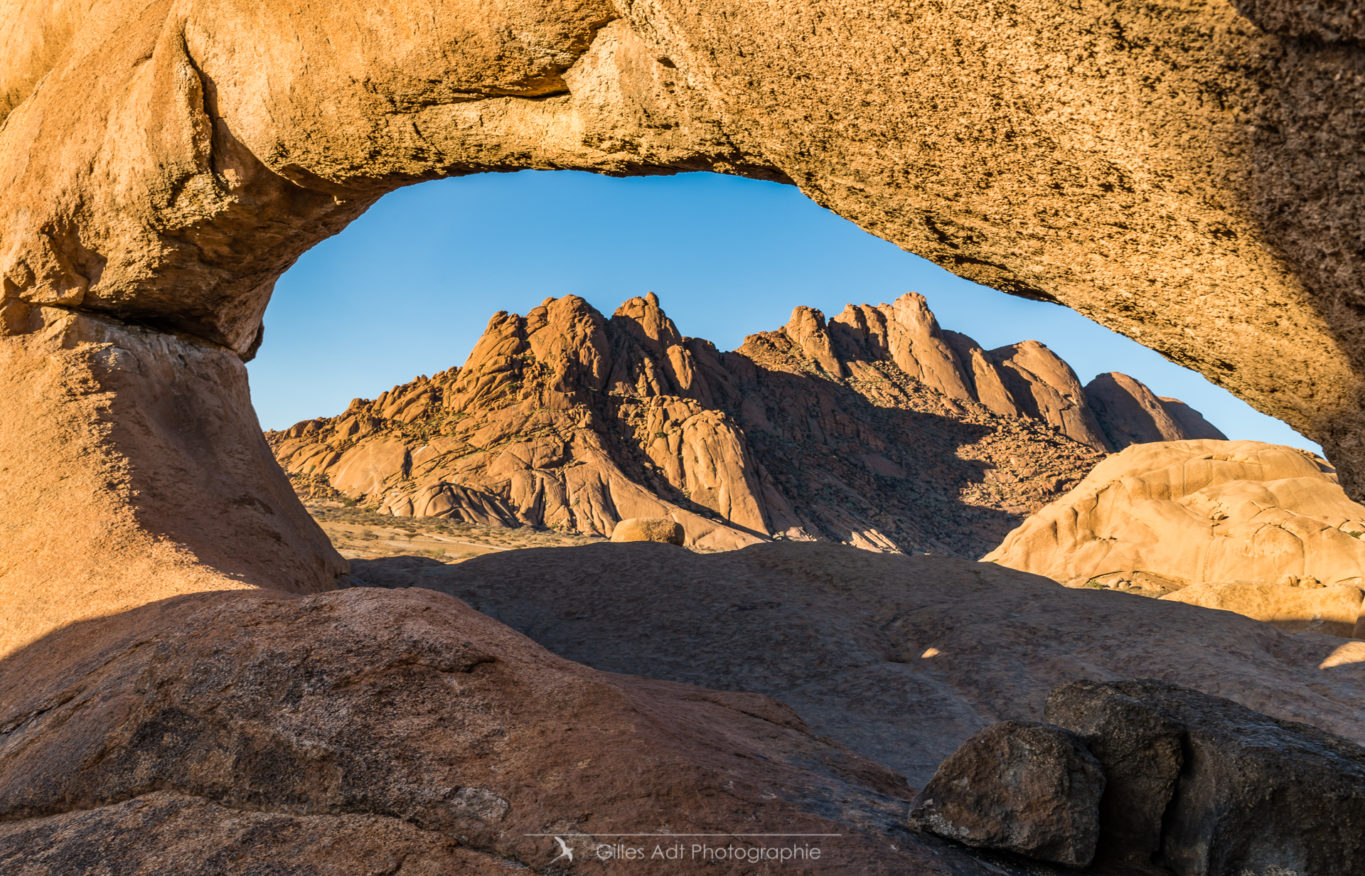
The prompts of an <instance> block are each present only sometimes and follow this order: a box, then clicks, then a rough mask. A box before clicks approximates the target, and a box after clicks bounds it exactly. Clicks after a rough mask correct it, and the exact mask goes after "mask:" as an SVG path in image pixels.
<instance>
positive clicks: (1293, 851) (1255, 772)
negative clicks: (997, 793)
mask: <svg viewBox="0 0 1365 876" xmlns="http://www.w3.org/2000/svg"><path fill="white" fill-rule="evenodd" d="M1047 717H1048V720H1050V721H1053V722H1055V723H1057V724H1059V725H1061V726H1062V727H1064V728H1066V729H1068V730H1071V731H1073V732H1075V733H1077V734H1080V735H1081V736H1082V737H1083V738H1084V739H1085V740H1086V744H1087V746H1088V747H1089V748H1090V749H1091V751H1093V752H1094V753H1095V754H1096V756H1097V757H1098V758H1099V760H1100V763H1101V765H1102V766H1103V768H1104V771H1105V775H1106V776H1107V777H1108V779H1109V783H1110V784H1109V790H1108V791H1107V794H1106V797H1105V801H1104V804H1103V806H1104V819H1103V824H1102V829H1101V847H1102V848H1104V849H1106V850H1108V851H1109V852H1110V853H1111V854H1112V855H1113V856H1114V857H1115V858H1117V859H1119V860H1124V861H1127V862H1129V863H1143V864H1146V867H1145V868H1143V870H1142V872H1150V873H1161V872H1173V873H1176V874H1180V876H1185V874H1190V876H1194V874H1201V876H1202V874H1240V873H1300V874H1317V873H1353V872H1357V871H1358V870H1359V869H1360V863H1361V861H1362V860H1365V833H1362V832H1361V831H1359V830H1356V829H1354V826H1355V825H1360V824H1365V748H1361V747H1360V746H1359V745H1355V744H1352V743H1350V742H1348V741H1346V740H1344V739H1341V738H1339V737H1335V736H1332V735H1330V734H1327V733H1323V732H1322V731H1320V730H1318V729H1317V728H1314V727H1309V726H1306V725H1303V724H1294V723H1290V722H1286V721H1278V720H1275V719H1273V718H1270V717H1267V716H1266V715H1262V714H1259V713H1257V712H1253V711H1251V710H1250V709H1247V708H1244V707H1242V706H1239V705H1237V704H1236V703H1233V702H1229V701H1228V700H1225V699H1222V698H1220V697H1214V696H1209V695H1207V694H1203V693H1199V692H1197V691H1191V690H1186V689H1182V688H1177V687H1172V686H1170V685H1166V684H1161V683H1159V682H1150V681H1123V682H1114V683H1109V684H1098V683H1094V682H1076V683H1073V684H1068V685H1064V686H1062V687H1060V688H1058V689H1057V690H1055V691H1053V692H1052V694H1051V695H1050V696H1049V697H1048V705H1047ZM1177 730H1178V739H1179V747H1178V748H1176V747H1175V746H1174V745H1172V741H1173V731H1177ZM1157 824H1159V825H1160V844H1159V846H1156V847H1154V846H1153V844H1152V839H1153V837H1152V828H1153V826H1154V825H1157ZM1162 868H1166V869H1162Z"/></svg>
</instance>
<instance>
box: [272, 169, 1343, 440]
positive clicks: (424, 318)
mask: <svg viewBox="0 0 1365 876" xmlns="http://www.w3.org/2000/svg"><path fill="white" fill-rule="evenodd" d="M651 290H652V291H654V292H656V293H657V294H658V295H659V299H660V303H661V304H662V305H663V308H664V310H665V311H667V313H668V315H669V316H671V317H672V318H673V320H674V321H675V322H676V323H677V325H678V328H679V330H680V331H681V332H682V333H683V334H685V335H692V336H694V337H703V338H707V339H709V340H711V341H714V342H715V344H716V345H717V346H718V347H720V348H721V349H722V350H730V349H734V348H735V347H737V346H739V344H740V343H742V342H743V340H744V336H745V335H748V334H752V333H753V332H757V331H766V330H770V329H775V328H778V327H780V326H782V325H783V324H785V323H786V321H787V318H788V317H789V316H790V314H791V310H792V308H793V307H795V306H796V305H798V304H804V305H808V306H810V307H814V308H817V309H819V310H822V311H824V312H825V314H826V315H827V316H833V315H834V314H835V313H838V312H839V311H840V310H842V309H843V306H844V304H846V303H848V302H855V303H863V302H867V303H873V304H876V303H879V302H883V301H887V302H889V301H892V300H894V299H895V298H896V297H897V296H898V295H900V294H901V293H903V292H908V291H914V292H920V293H922V294H923V295H924V296H925V297H926V298H927V299H928V300H929V306H930V307H931V308H932V309H933V311H934V313H935V315H936V316H937V317H938V320H939V324H940V325H942V326H943V327H944V328H950V329H955V330H957V331H960V332H963V333H964V334H967V335H970V336H971V337H973V338H975V339H976V341H977V342H978V343H980V344H981V345H982V346H984V347H986V348H987V349H990V348H992V347H998V346H1002V345H1004V344H1010V343H1014V342H1015V341H1021V340H1025V339H1028V338H1036V339H1037V340H1040V341H1042V342H1043V343H1045V344H1047V345H1048V346H1049V347H1051V348H1052V349H1053V350H1054V351H1055V352H1056V353H1057V354H1058V355H1060V356H1061V357H1062V358H1063V359H1065V360H1066V361H1067V362H1068V363H1070V365H1071V367H1072V368H1074V369H1075V370H1076V373H1077V374H1078V375H1079V376H1080V378H1081V381H1082V382H1087V381H1089V380H1090V378H1091V377H1093V376H1095V375H1096V374H1098V373H1100V372H1103V371H1123V372H1126V373H1128V374H1131V375H1133V376H1134V377H1137V378H1138V379H1139V380H1142V381H1143V382H1144V383H1146V384H1147V385H1148V386H1150V387H1151V388H1152V390H1153V391H1155V392H1156V394H1157V395H1163V396H1176V397H1178V398H1180V399H1183V400H1184V401H1186V402H1188V403H1189V404H1191V405H1193V406H1194V407H1195V408H1197V409H1198V410H1200V411H1201V412H1203V414H1204V415H1205V416H1206V417H1207V418H1208V419H1209V420H1210V421H1211V422H1213V423H1214V425H1216V426H1218V427H1219V428H1220V429H1222V430H1223V431H1224V432H1225V433H1227V435H1228V436H1229V437H1230V438H1254V439H1257V440H1261V441H1271V442H1276V443H1282V444H1293V445H1295V446H1298V447H1306V448H1308V449H1311V450H1315V451H1316V450H1317V447H1316V445H1314V444H1312V443H1310V442H1309V441H1307V440H1306V439H1304V438H1303V437H1301V436H1299V435H1298V434H1297V433H1295V432H1294V431H1293V430H1291V429H1290V428H1289V427H1288V426H1286V425H1284V424H1283V423H1281V422H1279V421H1277V420H1273V419H1271V418H1269V417H1266V416H1264V415H1262V414H1260V413H1258V412H1256V411H1254V410H1252V409H1251V408H1250V407H1249V406H1247V405H1246V404H1245V403H1243V402H1241V401H1239V400H1238V399H1236V398H1234V397H1233V396H1232V395H1230V394H1229V393H1227V392H1225V391H1223V390H1221V389H1219V388H1217V387H1215V386H1213V385H1212V384H1210V383H1209V382H1208V381H1206V380H1205V379H1204V378H1203V377H1201V376H1199V375H1198V374H1195V373H1194V372H1191V371H1188V370H1185V369H1183V368H1180V367H1179V366H1177V365H1174V364H1172V363H1171V362H1168V361H1167V360H1166V359H1164V358H1162V357H1161V356H1160V355H1158V354H1157V353H1154V352H1152V351H1151V350H1148V349H1146V348H1144V347H1142V346H1140V345H1138V344H1136V343H1134V342H1132V341H1130V340H1128V339H1126V338H1124V337H1122V336H1120V335H1117V334H1114V333H1113V332H1110V331H1108V330H1107V329H1104V328H1101V327H1100V326H1098V325H1096V324H1095V323H1093V322H1090V321H1089V320H1087V319H1086V318H1085V317H1083V316H1080V315H1079V314H1077V313H1075V312H1073V311H1071V310H1068V309H1066V308H1064V307H1059V306H1057V305H1053V304H1045V303H1041V302H1035V301H1027V300H1024V299H1022V298H1015V297H1012V296H1009V295H1004V294H1002V293H999V292H995V291H993V290H991V289H987V288H985V287H982V286H978V285H976V284H974V283H970V282H968V281H966V280H963V279H961V278H959V277H955V276H953V275H952V274H950V273H948V272H947V271H944V270H943V269H941V268H939V267H937V266H935V265H933V264H931V263H929V262H927V261H925V260H923V259H921V258H918V257H916V256H913V255H911V254H909V253H907V252H905V251H903V250H901V249H899V248H898V247H896V246H895V245H893V244H891V243H888V242H886V241H884V240H881V239H880V238H876V237H873V236H871V235H869V234H867V233H866V232H864V231H862V230H861V229H860V228H858V227H857V226H856V225H853V224H852V223H850V222H848V221H846V220H844V219H842V218H840V217H839V216H837V215H835V214H833V213H831V212H829V211H828V210H825V209H824V208H822V207H819V206H817V205H815V204H814V203H812V202H811V201H810V200H808V199H807V198H806V197H805V196H804V195H802V194H801V193H800V192H799V191H797V190H796V189H795V188H793V187H790V186H783V185H779V184H777V183H765V182H757V181H754V180H745V179H739V178H734V177H725V176H719V175H715V174H701V173H697V174H683V175H680V176H672V177H646V178H632V179H611V178H607V177H601V176H595V175H592V174H586V173H571V172H552V173H549V172H533V171H526V172H521V173H514V174H479V175H477V176H468V177H462V178H459V179H448V180H440V181H437V182H429V183H423V184H421V185H416V186H411V187H409V188H405V189H400V190H398V191H396V192H393V193H391V194H389V195H387V196H385V197H384V198H383V199H382V200H380V201H379V203H377V204H376V205H375V206H374V207H372V208H371V209H370V210H369V211H368V212H366V213H365V214H364V215H363V216H361V217H360V218H359V219H357V220H356V221H355V222H354V223H352V224H351V226H350V227H349V228H347V229H346V230H345V231H343V232H342V233H341V234H339V235H337V236H336V237H333V238H331V239H330V240H326V241H324V242H323V243H321V244H319V245H318V246H317V247H315V248H314V249H312V250H311V251H309V252H308V253H305V254H304V256H303V257H302V258H300V259H299V261H298V263H297V264H295V265H294V267H293V268H291V269H290V270H289V271H288V272H287V273H286V274H285V275H284V276H283V277H282V278H281V279H280V281H279V284H278V285H277V287H276V290H275V297H274V300H273V301H272V302H271V304H270V308H269V310H268V311H267V312H266V319H265V344H264V345H263V347H262V348H261V351H260V353H259V355H258V357H257V358H256V360H255V361H253V362H252V363H251V364H250V366H249V370H250V376H251V389H252V398H253V399H254V401H255V404H256V410H257V412H258V413H259V415H260V418H261V424H262V425H263V426H264V427H266V428H274V429H278V428H284V427H286V426H289V425H291V424H293V423H295V422H297V421H299V420H304V419H308V418H310V417H317V416H330V415H333V414H337V413H340V412H341V411H342V410H344V409H345V407H346V405H347V404H349V402H350V400H351V399H352V398H355V397H363V398H373V397H375V396H376V395H378V394H379V393H380V392H383V391H384V390H386V389H389V388H390V387H392V386H395V385H397V384H400V383H406V382H408V381H409V380H411V379H413V378H414V377H416V376H417V375H419V374H433V373H435V372H437V371H442V370H444V369H446V368H449V367H450V366H452V365H460V364H463V363H464V360H465V357H466V356H467V355H468V354H469V351H470V349H471V348H472V347H473V345H474V342H475V341H476V340H477V339H478V337H479V335H480V334H482V332H483V329H484V327H485V326H486V325H487V324H488V318H489V317H490V316H491V315H492V314H493V313H495V312H496V311H499V310H507V311H511V312H513V313H525V312H526V311H528V310H529V309H531V308H532V307H534V306H535V305H537V304H539V303H540V302H541V301H542V300H544V299H545V298H547V297H552V296H553V297H558V296H560V295H566V294H569V293H573V294H577V295H581V296H582V297H584V298H586V299H587V300H588V301H589V302H591V303H592V304H593V306H595V307H596V308H597V309H598V310H601V311H603V312H604V313H606V314H608V315H610V313H611V312H612V311H613V310H615V309H616V306H617V305H618V304H620V303H621V302H622V301H624V300H625V299H627V298H629V297H631V296H633V295H643V294H644V293H645V292H648V291H651Z"/></svg>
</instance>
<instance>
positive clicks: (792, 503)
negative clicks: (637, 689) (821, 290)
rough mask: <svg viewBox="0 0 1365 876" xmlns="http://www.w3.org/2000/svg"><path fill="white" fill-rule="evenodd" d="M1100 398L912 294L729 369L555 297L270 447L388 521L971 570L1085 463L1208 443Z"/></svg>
mask: <svg viewBox="0 0 1365 876" xmlns="http://www.w3.org/2000/svg"><path fill="white" fill-rule="evenodd" d="M1101 378H1103V379H1101ZM1101 378H1097V379H1096V380H1095V381H1092V384H1091V386H1090V387H1082V386H1081V385H1080V382H1079V380H1078V379H1077V378H1076V375H1075V373H1074V372H1073V371H1072V370H1071V369H1070V368H1069V367H1068V366H1067V365H1066V363H1065V362H1063V361H1062V360H1061V359H1060V358H1058V357H1057V356H1056V355H1055V354H1054V353H1052V351H1050V350H1048V349H1047V348H1046V347H1045V346H1044V345H1042V344H1039V343H1037V342H1021V343H1019V344H1014V345H1010V346H1008V347H1002V348H999V349H997V350H992V351H985V350H983V349H982V348H981V347H980V346H979V345H977V344H976V343H975V342H974V341H972V340H971V339H970V338H968V337H967V336H965V335H962V334H959V333H956V332H951V331H945V330H943V329H942V328H940V327H939V325H938V322H937V320H936V319H935V318H934V315H933V313H932V311H931V310H930V309H929V307H928V302H927V301H926V300H925V298H924V297H923V296H922V295H918V294H916V293H907V294H906V295H902V296H900V297H899V298H897V299H896V301H895V302H893V303H891V304H878V305H869V304H858V305H854V304H850V305H848V306H847V307H845V308H844V309H843V310H842V311H841V312H840V313H839V315H838V316H836V317H835V318H833V319H829V320H827V319H826V318H825V317H824V315H823V314H822V313H821V312H820V311H818V310H815V309H813V308H809V307H797V308H795V309H794V310H793V312H792V316H791V318H790V319H789V320H788V322H787V324H786V325H784V326H783V327H781V328H779V329H777V330H775V331H770V332H760V333H757V334H754V335H750V336H749V337H748V338H746V339H745V342H744V344H743V345H742V346H741V347H740V348H739V349H738V350H736V351H734V352H730V353H721V352H719V351H717V350H716V348H715V346H714V345H712V344H711V343H710V342H707V341H704V340H700V339H694V338H686V337H683V335H682V334H681V333H680V332H679V331H678V328H677V326H676V324H674V323H673V321H672V320H671V319H669V318H668V316H667V314H666V313H665V312H664V310H663V308H662V307H661V306H660V302H659V298H658V296H657V295H655V294H654V293H652V292H651V293H649V294H647V295H645V296H642V297H635V298H631V299H629V300H627V301H625V302H624V303H622V305H621V306H620V307H618V308H617V309H616V311H615V312H614V313H613V314H612V316H611V317H610V318H607V317H604V316H603V315H602V313H600V312H599V311H598V310H597V309H596V308H594V307H593V306H592V305H591V304H589V303H588V302H587V301H586V300H584V299H583V298H581V297H579V296H574V295H567V296H563V297H560V298H547V299H545V301H544V302H542V303H541V304H540V305H538V306H536V307H534V308H532V309H531V310H530V311H529V312H528V313H527V314H526V315H525V316H518V315H516V314H508V313H505V312H499V313H497V314H495V315H494V316H493V318H492V319H491V320H490V321H489V324H488V329H487V330H486V331H485V333H484V335H483V336H482V337H481V338H480V339H479V341H478V343H476V344H475V346H474V349H473V350H472V351H471V353H470V355H469V358H468V359H467V360H466V362H465V364H464V366H463V367H461V368H451V369H449V370H447V371H444V372H441V373H440V374H437V375H434V376H432V377H430V378H426V377H423V378H420V379H417V380H414V381H413V382H411V383H409V384H405V385H403V386H399V387H395V388H394V389H392V390H389V391H388V392H385V393H383V394H381V395H380V397H379V398H378V399H375V400H374V401H372V402H367V401H364V400H357V401H356V402H354V403H352V405H351V406H350V407H349V408H348V409H347V410H346V412H344V413H343V414H342V415H340V416H338V417H335V418H329V419H320V420H312V421H308V422H305V423H300V424H297V425H296V426H294V427H292V428H291V429H289V430H287V431H285V432H279V433H271V434H270V436H269V438H270V441H271V444H272V446H273V447H274V449H275V451H276V454H277V456H278V458H279V459H280V460H281V462H282V464H283V465H284V466H285V468H286V469H287V470H288V471H289V472H290V473H291V474H292V475H293V476H295V478H296V479H297V480H299V481H301V482H307V483H308V484H310V485H312V486H315V487H320V488H326V489H334V490H337V491H340V492H342V493H345V494H347V495H349V496H351V497H352V498H355V499H360V500H362V501H364V502H366V503H369V504H371V505H372V506H374V507H376V508H378V509H380V510H383V511H387V512H389V513H392V514H397V515H400V516H401V515H415V516H446V517H456V518H460V519H465V520H470V521H477V522H492V523H499V524H504V525H519V524H530V525H538V526H551V527H556V528H561V529H567V530H574V531H578V532H584V533H597V534H608V533H610V531H611V528H612V527H613V526H614V524H615V523H616V521H618V520H620V519H623V518H626V517H639V516H667V517H672V518H674V519H676V520H678V521H679V522H680V523H682V524H683V526H684V529H685V530H686V532H687V537H688V540H689V542H690V543H691V544H694V545H700V546H703V547H716V548H724V547H734V546H738V545H741V544H746V543H750V542H753V541H757V540H761V539H764V538H771V537H787V538H825V539H830V540H835V541H843V542H848V543H852V544H858V545H861V546H864V547H875V548H882V549H901V550H911V551H916V550H929V551H934V552H940V553H952V554H958V555H962V556H975V555H979V554H980V553H981V552H983V551H984V550H985V549H987V548H989V547H990V546H992V545H993V544H995V543H996V542H998V541H999V539H1000V538H1001V537H1003V535H1004V534H1005V532H1007V531H1008V530H1009V529H1010V528H1012V527H1013V526H1014V525H1015V524H1017V523H1018V522H1019V520H1020V519H1021V518H1022V516H1023V515H1025V514H1027V513H1029V512H1031V511H1033V510H1035V509H1036V508H1038V507H1041V506H1042V505H1043V504H1044V503H1046V502H1047V501H1050V500H1051V499H1053V498H1055V496H1056V495H1058V494H1059V493H1060V491H1062V490H1064V489H1066V488H1067V487H1069V486H1070V485H1072V484H1074V483H1075V482H1076V481H1078V480H1079V479H1080V478H1081V477H1082V476H1083V475H1084V474H1085V473H1086V472H1087V471H1088V470H1089V468H1090V467H1091V466H1093V464H1094V463H1095V462H1096V461H1097V460H1098V459H1099V458H1101V455H1102V453H1103V452H1106V451H1109V450H1112V449H1114V448H1115V447H1116V446H1126V444H1127V443H1133V442H1134V441H1139V440H1162V439H1165V438H1168V437H1171V435H1170V434H1168V433H1172V432H1174V433H1178V435H1177V437H1194V436H1192V435H1189V436H1187V435H1185V434H1184V432H1183V431H1182V430H1188V429H1191V428H1192V429H1195V430H1200V429H1204V428H1207V429H1212V427H1211V426H1208V424H1207V423H1206V422H1205V421H1203V420H1202V418H1200V417H1199V416H1198V414H1197V413H1195V412H1193V411H1192V410H1190V409H1189V408H1187V407H1186V406H1183V405H1180V404H1179V403H1178V402H1172V401H1169V400H1163V399H1160V398H1159V397H1157V396H1156V395H1155V394H1154V393H1152V392H1151V391H1150V390H1148V389H1147V388H1146V387H1145V386H1143V385H1142V384H1141V383H1140V382H1138V381H1136V380H1134V379H1133V378H1129V377H1127V376H1125V375H1118V374H1113V375H1101ZM1201 424H1202V425H1201ZM1214 431H1216V430H1214Z"/></svg>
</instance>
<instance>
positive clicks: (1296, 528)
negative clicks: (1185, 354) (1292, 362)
mask: <svg viewBox="0 0 1365 876" xmlns="http://www.w3.org/2000/svg"><path fill="white" fill-rule="evenodd" d="M983 559H985V560H987V561H989V562H994V563H999V564H1001V565H1005V566H1009V567H1011V568H1014V569H1019V570H1021V571H1027V572H1033V573H1035V574H1040V575H1046V576H1047V577H1049V578H1052V579H1053V580H1055V581H1058V582H1059V583H1062V584H1065V585H1067V586H1069V587H1087V586H1089V587H1100V588H1106V589H1128V590H1132V591H1133V592H1142V593H1147V594H1150V595H1157V596H1162V597H1163V598H1165V599H1168V600H1176V601H1185V602H1191V603H1195V604H1200V605H1207V606H1209V607H1212V608H1221V609H1225V610H1229V611H1236V612H1240V613H1243V614H1246V615H1247V616H1249V617H1255V618H1258V619H1261V620H1265V621H1269V622H1271V623H1275V624H1282V625H1284V626H1285V627H1286V628H1288V629H1292V630H1298V629H1315V630H1319V631H1322V632H1329V633H1336V634H1340V635H1351V634H1352V630H1353V627H1354V626H1355V625H1356V623H1357V620H1356V617H1357V615H1359V614H1360V609H1361V600H1360V597H1359V596H1358V594H1360V593H1361V591H1362V589H1363V588H1365V577H1363V576H1365V572H1362V570H1365V506H1362V505H1360V504H1358V503H1356V502H1354V501H1352V500H1351V499H1350V498H1349V497H1347V495H1346V493H1345V492H1344V491H1343V490H1342V488H1341V486H1340V485H1339V484H1338V483H1337V479H1336V474H1335V472H1334V471H1333V470H1332V468H1331V466H1329V465H1327V464H1326V463H1325V462H1323V461H1322V460H1320V459H1318V458H1316V457H1314V456H1313V455H1312V454H1309V453H1307V452H1305V451H1302V450H1297V449H1295V448H1292V447H1283V446H1279V445H1274V444H1263V443H1261V442H1257V441H1211V440H1197V441H1170V442H1161V443H1153V444H1139V445H1134V446H1132V447H1129V448H1127V449H1126V450H1124V451H1122V452H1121V453H1117V454H1114V455H1113V456H1111V457H1109V458H1108V459H1105V460H1104V461H1103V462H1101V463H1100V464H1099V465H1097V466H1095V468H1094V470H1093V471H1091V472H1090V474H1088V475H1086V477H1085V479H1084V480H1082V481H1081V482H1080V483H1079V484H1078V485H1076V486H1075V487H1074V488H1073V489H1071V490H1070V491H1069V492H1067V493H1066V494H1064V495H1063V496H1061V497H1060V498H1058V499H1057V500H1056V501H1054V502H1052V503H1051V504H1049V505H1047V506H1046V507H1044V508H1043V509H1041V510H1039V511H1037V512H1035V513H1034V514H1033V515H1032V516H1030V517H1029V518H1028V519H1027V520H1025V521H1024V523H1023V524H1021V525H1020V526H1019V527H1018V528H1017V529H1015V530H1014V531H1013V532H1011V533H1010V534H1009V535H1008V536H1007V537H1006V538H1005V540H1004V541H1003V542H1001V543H1000V545H999V546H998V547H997V548H996V549H995V550H993V551H991V552H990V553H988V554H986V556H985V557H984V558H983ZM1153 582H1160V586H1152V585H1153ZM1187 590H1188V592H1187ZM1362 632H1365V629H1362Z"/></svg>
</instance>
